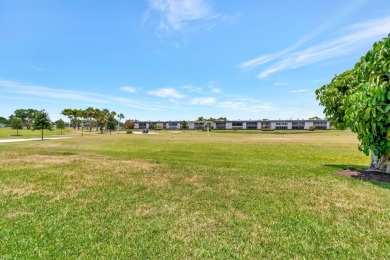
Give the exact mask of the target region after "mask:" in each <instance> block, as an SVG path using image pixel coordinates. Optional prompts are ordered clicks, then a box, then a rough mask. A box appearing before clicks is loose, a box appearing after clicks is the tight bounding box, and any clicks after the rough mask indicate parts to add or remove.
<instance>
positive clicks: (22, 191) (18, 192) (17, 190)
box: [0, 184, 37, 198]
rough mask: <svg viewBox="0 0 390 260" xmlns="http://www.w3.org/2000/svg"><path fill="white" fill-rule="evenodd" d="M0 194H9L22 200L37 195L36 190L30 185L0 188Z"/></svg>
mask: <svg viewBox="0 0 390 260" xmlns="http://www.w3.org/2000/svg"><path fill="white" fill-rule="evenodd" d="M0 193H1V194H4V195H9V194H10V195H13V196H15V197H18V198H22V197H25V196H29V195H32V194H35V193H37V190H36V188H35V186H34V185H32V184H27V185H24V186H19V187H7V186H0Z"/></svg>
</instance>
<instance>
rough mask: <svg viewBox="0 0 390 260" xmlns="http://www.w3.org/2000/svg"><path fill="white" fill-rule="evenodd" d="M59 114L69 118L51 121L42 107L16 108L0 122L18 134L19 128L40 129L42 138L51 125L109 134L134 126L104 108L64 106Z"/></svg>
mask: <svg viewBox="0 0 390 260" xmlns="http://www.w3.org/2000/svg"><path fill="white" fill-rule="evenodd" d="M61 114H62V115H64V116H66V117H67V118H68V119H69V122H68V123H65V121H64V120H62V119H59V120H57V121H55V122H52V121H51V120H50V117H49V114H48V113H47V112H46V111H45V110H44V109H43V110H36V109H31V108H29V109H17V110H15V111H14V113H13V114H12V115H10V116H9V117H8V119H7V118H4V117H0V124H3V125H6V126H11V127H12V129H15V130H16V131H17V132H16V134H17V135H19V130H21V129H23V128H26V129H31V130H42V139H43V130H52V128H53V126H56V128H58V129H61V134H62V129H65V127H66V126H67V125H68V126H69V127H72V128H74V129H76V128H77V129H80V127H87V128H88V129H89V131H92V129H93V128H96V131H99V130H100V133H104V131H109V132H110V134H111V132H112V131H115V130H117V129H118V130H119V129H120V128H121V127H125V128H128V129H131V128H134V122H133V121H132V120H127V121H126V122H125V123H122V122H121V120H122V119H124V118H125V116H124V115H123V114H122V113H117V112H115V111H110V110H108V109H106V108H105V109H98V108H93V107H88V108H86V109H73V108H65V109H63V110H62V111H61Z"/></svg>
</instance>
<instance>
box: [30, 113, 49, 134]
mask: <svg viewBox="0 0 390 260" xmlns="http://www.w3.org/2000/svg"><path fill="white" fill-rule="evenodd" d="M32 127H33V130H41V131H42V140H43V130H50V131H51V129H52V128H51V122H50V118H49V114H48V113H46V111H45V110H41V111H39V112H38V114H37V116H36V118H35V121H34V124H33V126H32Z"/></svg>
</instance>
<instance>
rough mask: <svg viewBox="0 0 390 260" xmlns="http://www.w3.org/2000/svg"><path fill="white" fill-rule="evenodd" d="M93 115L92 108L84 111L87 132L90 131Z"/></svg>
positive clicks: (93, 110)
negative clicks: (87, 125)
mask: <svg viewBox="0 0 390 260" xmlns="http://www.w3.org/2000/svg"><path fill="white" fill-rule="evenodd" d="M94 115H95V109H94V108H93V107H88V108H87V109H85V110H84V116H85V117H86V118H87V120H88V124H89V131H90V132H91V131H92V118H94Z"/></svg>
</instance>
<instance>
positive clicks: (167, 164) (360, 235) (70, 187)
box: [0, 130, 390, 259]
mask: <svg viewBox="0 0 390 260" xmlns="http://www.w3.org/2000/svg"><path fill="white" fill-rule="evenodd" d="M1 131H2V130H0V136H1V138H5V136H6V135H7V134H3V133H1ZM69 133H73V134H74V135H73V138H69V139H62V140H46V141H31V142H22V143H0V239H1V242H0V258H6V259H7V258H12V259H14V258H22V259H30V258H52V259H63V258H127V259H134V258H154V259H161V258H168V259H169V258H176V259H183V258H218V259H220V258H225V259H226V258H227V259H235V258H245V259H247V258H283V259H285V258H308V259H312V258H332V259H345V258H380V259H385V258H390V226H389V223H390V185H389V184H386V183H379V182H367V181H362V180H358V179H351V178H346V177H341V176H338V175H335V174H332V172H334V171H337V170H341V169H346V168H349V167H355V168H356V167H358V168H364V167H366V166H367V165H368V164H369V158H368V157H366V156H364V155H363V154H362V153H360V152H358V150H357V140H356V136H355V135H354V134H352V133H350V132H339V131H314V132H310V133H308V132H299V131H298V132H275V133H274V134H271V133H267V134H263V133H261V132H248V133H243V132H238V133H234V132H230V133H226V132H225V133H224V132H211V133H210V136H208V135H207V133H205V132H198V131H186V132H169V131H166V132H165V131H161V132H159V133H160V134H147V135H146V134H144V135H143V134H140V135H135V134H132V135H127V134H116V133H115V134H112V135H109V134H103V135H101V134H96V133H86V134H85V135H84V137H81V136H80V135H79V132H74V131H73V132H69Z"/></svg>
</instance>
